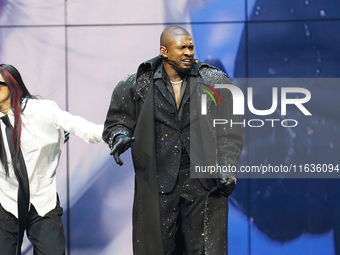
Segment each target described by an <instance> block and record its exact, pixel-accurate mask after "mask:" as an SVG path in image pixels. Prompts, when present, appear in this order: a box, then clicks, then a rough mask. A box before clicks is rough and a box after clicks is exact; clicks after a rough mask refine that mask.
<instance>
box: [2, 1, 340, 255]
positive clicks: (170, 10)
mask: <svg viewBox="0 0 340 255" xmlns="http://www.w3.org/2000/svg"><path fill="white" fill-rule="evenodd" d="M339 5H340V3H338V1H336V0H276V1H270V0H248V1H246V0H245V1H242V0H228V1H226V0H171V1H166V0H164V1H161V0H139V1H136V0H135V1H133V0H126V1H109V0H97V1H90V0H83V1H75V0H71V1H61V0H50V1H43V0H29V1H26V0H0V62H2V63H9V64H13V65H14V66H16V67H17V68H18V69H19V71H20V72H21V74H22V76H23V79H24V81H25V83H26V85H27V87H28V89H29V90H30V91H31V93H32V94H34V95H38V96H40V97H41V98H45V99H50V100H55V101H56V102H57V103H58V105H59V106H60V107H61V108H62V109H65V110H68V111H69V112H71V113H72V114H74V115H80V116H82V117H85V118H86V119H88V120H90V121H92V122H95V123H103V122H104V120H105V116H106V112H107V108H108V106H109V103H110V97H111V93H112V90H113V89H114V87H115V85H116V84H117V83H118V82H119V81H120V80H121V79H123V78H124V77H125V76H126V75H127V74H129V73H133V72H135V71H136V69H137V67H138V65H139V64H140V63H141V62H143V61H145V60H148V59H150V58H152V57H154V56H156V55H158V49H159V35H160V33H161V31H162V30H163V29H164V28H165V27H166V26H167V25H169V24H174V23H176V24H179V25H181V26H183V27H185V28H186V29H187V30H188V31H190V32H191V33H192V35H193V38H194V41H195V54H196V58H198V59H200V60H201V61H205V62H208V63H210V64H212V65H215V66H217V67H219V68H221V69H222V70H224V71H225V72H226V73H227V74H228V76H229V77H230V78H232V79H237V78H247V77H249V78H318V79H319V78H323V79H326V78H327V79H328V78H339V76H340V71H339V70H340V68H339V65H340V61H339V59H340V56H339V55H340V47H339V43H338V42H339V38H338V37H339V36H340V31H339V30H340V24H339V23H340V8H339V7H340V6H339ZM235 81H236V80H235ZM336 81H337V80H332V82H331V83H330V84H329V85H325V86H322V85H318V86H315V87H313V89H311V97H312V99H311V102H310V103H309V105H308V107H309V110H310V111H311V112H312V116H311V117H309V118H303V119H302V118H301V119H300V120H301V121H300V124H299V125H297V126H296V127H294V128H289V129H284V128H282V127H281V128H280V127H278V128H276V127H275V128H261V129H254V128H249V127H245V128H244V132H245V139H246V143H245V146H244V150H243V153H242V158H241V163H240V164H241V165H243V166H251V165H260V164H265V163H268V162H270V163H271V164H273V165H280V164H282V163H283V162H285V163H290V164H297V165H299V164H306V163H312V162H315V163H320V164H333V165H336V164H339V163H340V162H339V151H340V150H339V140H340V137H339V136H340V135H339V126H340V121H339V114H338V109H339V107H340V105H339V100H338V94H339V92H340V91H339V88H338V87H337V86H336ZM239 86H240V88H241V89H242V90H243V91H244V92H245V90H246V86H244V85H239ZM248 86H253V87H254V91H255V93H254V105H255V106H256V107H258V108H261V107H262V109H267V108H269V107H270V104H271V101H270V100H268V99H267V98H266V97H265V95H267V94H266V93H268V92H270V91H271V87H269V88H267V87H266V86H263V84H262V85H257V84H248ZM256 89H257V90H256ZM269 94H270V93H269ZM275 114H277V115H280V114H279V113H278V112H275ZM288 115H289V116H298V111H297V110H296V109H292V110H290V111H289V112H288ZM243 117H244V118H245V119H247V118H248V119H249V118H250V115H249V112H247V113H246V114H245V116H243ZM296 118H300V117H296ZM122 159H123V161H124V165H123V166H122V167H119V166H118V165H116V164H115V162H114V161H113V159H112V158H111V157H110V156H109V149H108V148H107V146H106V145H105V144H95V145H89V144H86V143H84V142H83V141H82V140H81V139H78V138H77V137H73V136H72V137H71V138H70V140H69V142H68V143H67V146H66V147H65V149H64V152H63V155H62V158H61V161H60V164H59V169H58V177H57V179H58V191H59V196H60V199H61V203H62V206H63V208H64V216H63V220H64V224H65V232H66V236H67V240H68V242H67V251H68V254H72V255H77V254H81V255H90V254H91V255H92V254H93V255H97V254H104V255H105V254H110V255H111V254H119V255H121V254H122V255H125V254H132V243H131V239H132V238H131V235H132V225H131V218H132V213H131V210H132V203H133V185H134V174H133V167H132V162H131V159H130V155H129V152H126V153H125V154H124V155H123V156H122ZM339 187H340V181H339V179H336V178H333V179H327V178H323V179H315V178H314V179H312V178H311V179H284V178H275V179H239V180H238V185H237V188H236V190H235V192H234V193H233V195H232V197H231V198H230V204H231V205H230V213H229V254H231V255H267V254H268V255H269V254H290V255H298V254H310V255H317V254H322V255H323V254H329V255H332V254H340V238H339V231H340V226H339V225H340V224H339V222H338V220H337V219H338V218H339V216H340V215H339V214H340V198H339V193H340V192H339ZM22 250H23V254H32V248H31V246H30V245H29V243H28V241H27V240H26V241H25V243H24V245H23V249H22Z"/></svg>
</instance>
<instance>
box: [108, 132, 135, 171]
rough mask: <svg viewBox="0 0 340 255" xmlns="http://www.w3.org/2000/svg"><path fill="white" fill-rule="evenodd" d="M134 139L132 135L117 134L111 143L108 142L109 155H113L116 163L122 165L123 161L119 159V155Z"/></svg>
mask: <svg viewBox="0 0 340 255" xmlns="http://www.w3.org/2000/svg"><path fill="white" fill-rule="evenodd" d="M134 140H135V138H134V137H128V136H126V135H118V136H116V137H115V138H114V139H113V143H112V144H109V146H110V149H111V153H110V155H112V156H113V158H114V159H115V161H116V163H117V164H118V165H120V166H121V165H123V161H122V160H121V159H120V157H119V155H120V154H122V153H123V152H124V151H126V150H127V149H128V148H129V146H130V144H131V143H132V142H133V141H134Z"/></svg>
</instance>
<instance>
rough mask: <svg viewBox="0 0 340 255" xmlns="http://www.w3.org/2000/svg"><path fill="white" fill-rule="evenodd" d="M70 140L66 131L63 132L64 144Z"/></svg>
mask: <svg viewBox="0 0 340 255" xmlns="http://www.w3.org/2000/svg"><path fill="white" fill-rule="evenodd" d="M68 139H70V133H69V132H67V131H64V143H66V142H67V141H68Z"/></svg>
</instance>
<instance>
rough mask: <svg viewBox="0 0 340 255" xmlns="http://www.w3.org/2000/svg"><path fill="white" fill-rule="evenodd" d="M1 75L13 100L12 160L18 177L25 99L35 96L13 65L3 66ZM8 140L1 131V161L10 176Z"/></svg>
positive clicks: (19, 173) (0, 70)
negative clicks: (7, 151)
mask: <svg viewBox="0 0 340 255" xmlns="http://www.w3.org/2000/svg"><path fill="white" fill-rule="evenodd" d="M0 74H1V76H2V77H3V79H4V80H5V82H6V85H7V87H8V90H9V93H10V99H11V109H12V111H13V113H14V128H13V138H12V148H13V149H12V150H11V158H12V163H13V168H14V172H15V174H16V176H18V175H21V171H20V164H19V161H18V160H19V159H18V154H19V149H20V137H21V113H22V111H23V110H24V109H25V106H26V102H25V103H24V99H25V98H33V96H32V95H31V94H30V93H29V92H28V90H27V88H26V86H25V84H24V82H23V80H22V78H21V75H20V73H19V71H18V70H17V69H16V68H15V67H14V66H12V65H6V64H1V65H0ZM5 142H7V140H4V139H3V136H2V132H1V130H0V161H1V164H2V166H3V167H4V169H5V172H6V176H7V177H8V176H9V170H8V163H7V156H6V152H5V146H4V143H5Z"/></svg>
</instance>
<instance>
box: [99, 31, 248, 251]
mask: <svg viewBox="0 0 340 255" xmlns="http://www.w3.org/2000/svg"><path fill="white" fill-rule="evenodd" d="M160 44H161V46H160V55H159V56H158V57H156V58H154V59H151V60H149V61H146V62H144V63H142V64H141V65H140V66H139V68H138V71H137V73H135V74H132V75H129V76H127V77H126V78H125V79H124V80H122V81H121V82H120V83H119V84H118V85H117V87H116V88H115V90H114V91H113V94H112V100H111V104H110V107H109V110H108V113H107V118H106V121H105V127H104V133H103V139H104V140H105V141H106V142H107V143H108V144H109V147H110V149H111V154H112V155H113V157H114V159H115V160H116V162H117V163H118V164H119V165H122V164H123V162H122V161H121V159H120V158H119V155H120V154H121V153H123V152H124V151H125V150H127V149H128V148H129V147H130V146H131V152H132V158H133V163H134V168H135V197H134V208H133V245H134V254H136V255H163V254H164V255H168V254H169V255H170V254H186V255H193V254H195V255H198V254H202V255H203V254H210V255H215V254H216V255H223V254H227V252H228V245H227V223H228V219H227V217H228V196H230V195H231V193H232V191H233V189H234V188H235V185H236V172H235V171H234V172H231V171H229V172H222V173H221V172H220V173H217V174H215V172H214V174H211V172H210V173H208V174H207V175H200V173H197V172H195V171H197V169H201V170H202V171H203V169H206V168H204V166H213V167H215V166H217V165H219V166H226V167H228V166H229V169H230V167H233V168H234V169H236V167H237V165H238V160H239V157H240V154H241V150H242V146H243V133H242V125H241V124H240V123H241V121H240V117H239V116H234V115H233V114H232V110H233V104H232V96H231V93H230V91H229V90H227V89H223V90H222V89H221V90H219V92H217V91H215V90H214V89H213V87H214V86H215V84H228V83H230V81H229V80H228V78H227V77H226V75H225V74H224V73H223V72H222V71H220V70H219V69H217V68H215V67H212V66H209V65H207V64H204V63H201V62H199V61H197V60H194V43H193V40H192V38H191V35H190V34H189V33H188V32H187V31H186V30H185V29H183V28H181V27H178V26H170V27H167V28H166V29H165V30H164V31H163V32H162V34H161V38H160ZM207 88H210V89H212V91H214V92H216V93H217V94H219V95H220V97H219V100H220V103H221V105H219V107H220V108H218V106H217V105H216V103H215V102H214V103H215V105H214V103H213V101H215V100H213V97H211V98H208V99H207V97H205V101H204V102H205V103H206V105H207V109H208V110H207V114H201V111H200V109H201V107H202V108H203V106H202V98H203V97H202V93H205V92H206V91H207ZM220 98H222V100H223V107H222V100H221V99H220ZM221 116H223V119H228V120H229V121H230V122H232V123H239V124H236V125H233V126H232V125H229V124H228V125H227V124H226V125H217V126H216V127H214V126H213V119H217V118H219V119H220V118H221ZM190 149H191V150H190ZM195 166H196V167H195ZM197 167H198V168H197ZM202 177H203V178H202Z"/></svg>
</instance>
